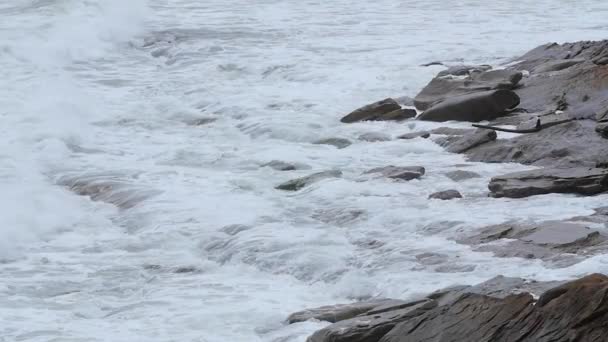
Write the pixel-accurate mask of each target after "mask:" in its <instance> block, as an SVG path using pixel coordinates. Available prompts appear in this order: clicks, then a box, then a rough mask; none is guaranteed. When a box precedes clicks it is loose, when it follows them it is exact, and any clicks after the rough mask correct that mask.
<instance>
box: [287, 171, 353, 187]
mask: <svg viewBox="0 0 608 342" xmlns="http://www.w3.org/2000/svg"><path fill="white" fill-rule="evenodd" d="M339 177H342V171H339V170H330V171H323V172H317V173H313V174H312V175H309V176H306V177H302V178H296V179H292V180H290V181H287V182H285V183H283V184H280V185H278V186H277V187H276V188H275V189H277V190H285V191H298V190H300V189H302V188H304V187H306V186H309V185H311V184H313V183H316V182H318V181H321V180H323V179H328V178H339Z"/></svg>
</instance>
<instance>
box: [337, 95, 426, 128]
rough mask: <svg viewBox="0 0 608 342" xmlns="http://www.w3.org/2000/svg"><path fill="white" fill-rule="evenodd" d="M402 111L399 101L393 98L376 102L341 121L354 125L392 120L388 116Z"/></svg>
mask: <svg viewBox="0 0 608 342" xmlns="http://www.w3.org/2000/svg"><path fill="white" fill-rule="evenodd" d="M400 109H401V106H400V105H399V103H397V101H395V100H393V99H391V98H387V99H384V100H382V101H378V102H374V103H372V104H369V105H366V106H363V107H361V108H358V109H356V110H354V111H353V112H352V113H350V114H348V115H346V116H345V117H343V118H342V119H341V120H340V121H342V122H344V123H353V122H358V121H371V120H392V119H387V117H386V115H387V114H389V113H392V112H394V111H397V110H400ZM394 116H395V114H394V113H393V114H391V115H390V116H388V117H394ZM414 116H415V114H414Z"/></svg>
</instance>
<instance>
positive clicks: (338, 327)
mask: <svg viewBox="0 0 608 342" xmlns="http://www.w3.org/2000/svg"><path fill="white" fill-rule="evenodd" d="M436 305H437V304H436V302H435V301H433V300H425V301H423V302H418V303H416V304H414V305H412V306H409V307H406V308H403V309H398V310H391V311H385V312H380V313H374V314H370V315H366V316H357V317H355V318H351V319H348V320H344V321H340V322H337V323H334V324H332V325H330V326H328V327H326V328H323V329H321V330H319V331H317V332H315V333H314V334H312V335H311V336H310V337H309V338H308V339H307V340H306V341H307V342H375V341H378V340H379V339H380V338H382V336H384V335H385V334H386V333H387V332H389V331H390V330H391V329H393V328H394V327H395V325H397V324H398V323H400V322H404V321H408V320H410V319H412V318H414V317H417V316H420V315H422V314H424V313H425V312H427V311H428V310H431V309H433V308H434V307H435V306H436Z"/></svg>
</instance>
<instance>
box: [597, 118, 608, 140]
mask: <svg viewBox="0 0 608 342" xmlns="http://www.w3.org/2000/svg"><path fill="white" fill-rule="evenodd" d="M595 131H596V132H598V133H599V134H600V135H601V136H602V138H605V139H608V122H601V123H598V124H597V125H596V126H595Z"/></svg>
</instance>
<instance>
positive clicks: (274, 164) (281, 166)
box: [262, 160, 297, 171]
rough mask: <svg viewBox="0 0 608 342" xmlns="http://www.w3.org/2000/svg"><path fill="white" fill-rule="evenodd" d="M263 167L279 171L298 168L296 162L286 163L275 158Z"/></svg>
mask: <svg viewBox="0 0 608 342" xmlns="http://www.w3.org/2000/svg"><path fill="white" fill-rule="evenodd" d="M262 167H270V168H272V169H275V170H277V171H293V170H296V169H297V168H296V166H295V165H294V164H290V163H286V162H283V161H280V160H273V161H271V162H268V163H266V164H263V165H262Z"/></svg>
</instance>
